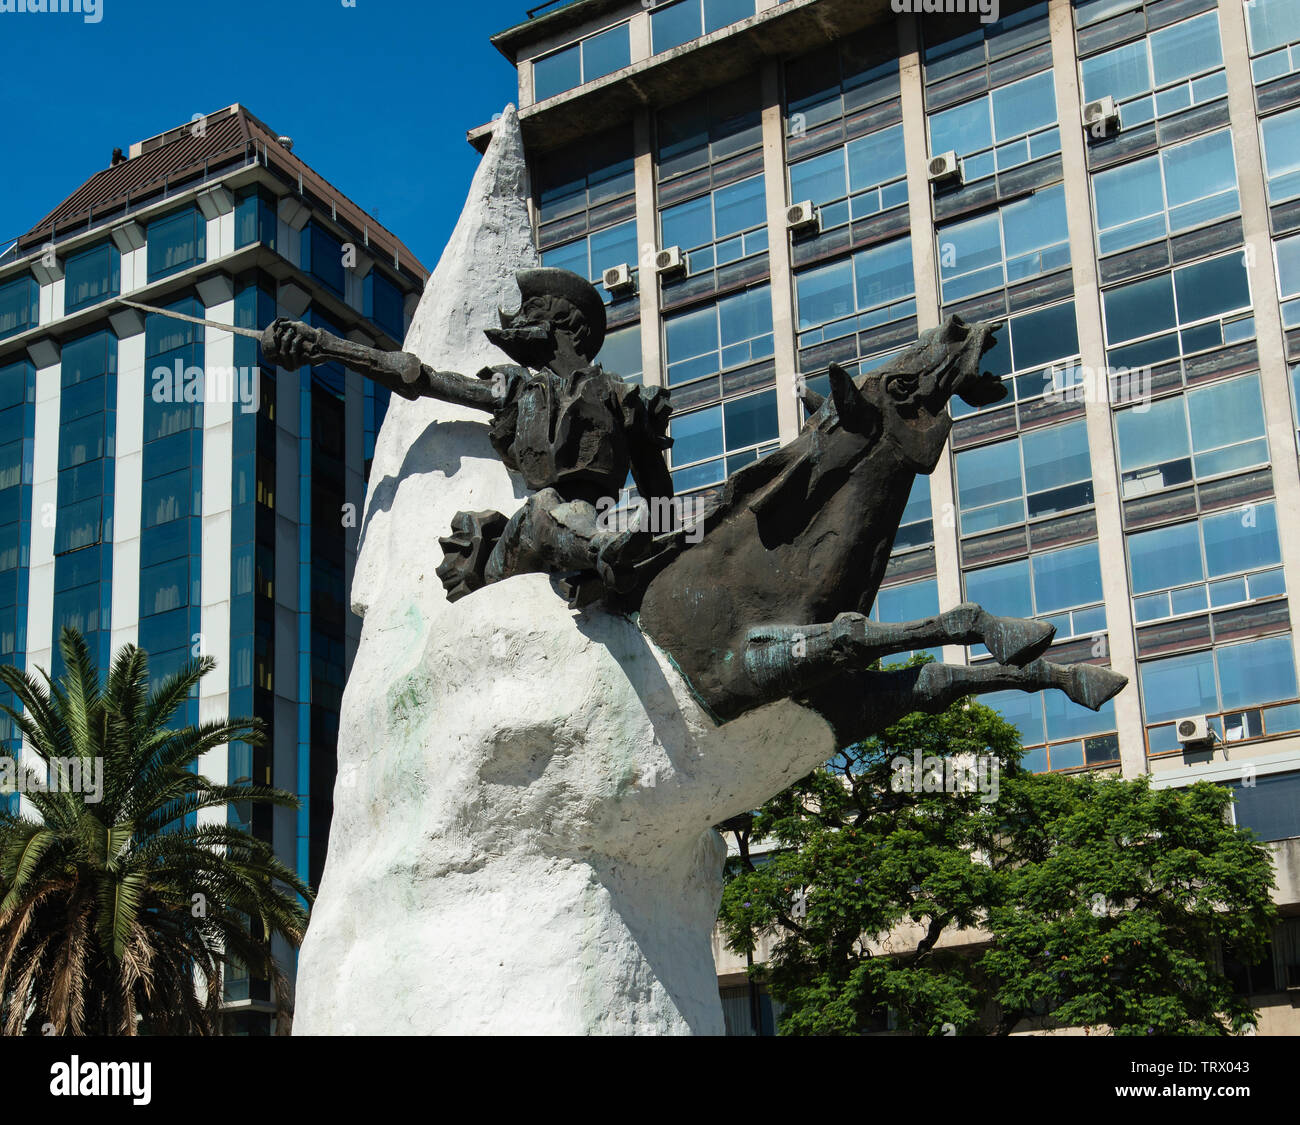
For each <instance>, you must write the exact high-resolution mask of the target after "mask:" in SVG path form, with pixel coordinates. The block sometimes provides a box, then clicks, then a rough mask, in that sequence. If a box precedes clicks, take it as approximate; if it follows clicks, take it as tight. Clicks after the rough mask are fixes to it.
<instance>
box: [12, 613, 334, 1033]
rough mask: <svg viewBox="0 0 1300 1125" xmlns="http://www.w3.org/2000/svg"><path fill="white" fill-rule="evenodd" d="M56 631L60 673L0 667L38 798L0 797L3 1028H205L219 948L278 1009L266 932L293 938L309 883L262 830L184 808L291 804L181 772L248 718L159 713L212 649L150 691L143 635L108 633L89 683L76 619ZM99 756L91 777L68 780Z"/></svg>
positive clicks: (186, 688)
mask: <svg viewBox="0 0 1300 1125" xmlns="http://www.w3.org/2000/svg"><path fill="white" fill-rule="evenodd" d="M59 647H60V651H61V652H62V654H63V660H64V664H65V666H66V669H67V671H66V674H65V675H63V676H62V677H61V678H60V680H59V682H57V683H56V682H54V681H53V680H52V679H51V678H50V677H49V675H48V674H46V673H44V672H42V673H41V677H42V679H43V680H44V683H41V682H40V681H39V680H38V679H37V678H36V677H34V676H29V675H26V674H24V673H23V672H21V671H19V670H18V669H17V668H13V667H0V681H3V683H4V685H5V686H6V687H8V688H9V689H10V690H11V691H12V692H13V693H14V695H15V697H16V698H17V700H18V701H19V703H21V710H19V709H16V708H10V707H8V706H3V705H0V707H3V710H4V712H5V713H6V714H7V715H8V716H9V717H10V718H11V719H12V720H13V721H14V723H15V724H16V725H17V727H18V728H19V730H21V732H22V734H23V737H24V745H25V751H24V756H23V759H22V761H21V762H19V763H17V764H16V768H19V769H22V770H24V771H25V778H26V780H25V783H24V784H22V785H21V788H23V789H24V790H25V791H26V793H27V797H28V800H29V801H30V802H31V805H32V806H33V807H34V808H35V810H36V812H37V813H38V814H39V819H34V818H31V817H29V816H26V815H14V814H13V813H8V812H7V813H3V814H0V1027H2V1029H3V1031H4V1033H5V1034H9V1035H18V1034H23V1033H27V1034H40V1033H41V1032H42V1031H45V1032H46V1033H54V1034H72V1035H134V1034H137V1032H138V1031H139V1032H144V1033H150V1034H214V1033H217V1032H219V1030H220V1008H219V1005H220V1002H221V979H222V976H221V974H222V971H223V969H227V968H229V967H230V966H234V965H237V966H241V967H246V968H248V969H249V970H250V971H251V972H253V973H255V974H257V975H259V976H263V977H267V978H269V979H270V980H271V981H272V983H273V985H274V988H275V994H276V997H277V1001H278V1002H279V1003H280V1004H281V1005H282V1006H283V1007H285V1008H287V986H286V982H285V980H284V977H283V974H282V973H281V971H280V970H279V968H278V967H277V966H276V964H275V962H274V960H273V958H272V957H271V954H270V937H271V936H272V935H275V934H280V935H282V936H283V937H284V938H286V939H287V940H288V941H289V942H290V943H292V944H294V945H297V944H298V943H299V942H300V941H301V939H302V936H303V933H304V931H305V929H306V922H307V911H306V908H305V907H304V906H303V905H302V903H303V902H310V899H311V892H310V890H309V889H308V888H307V886H306V885H305V884H303V883H302V881H301V880H300V879H299V878H298V877H297V875H295V873H294V872H293V871H292V870H291V869H289V868H288V867H286V866H285V865H284V864H282V863H281V862H280V861H279V860H277V859H276V858H275V855H274V854H273V852H272V850H271V848H270V846H269V845H268V844H267V843H265V842H264V841H262V840H258V839H255V838H254V837H253V836H251V835H249V834H248V833H246V832H242V831H240V830H238V829H237V828H234V827H230V826H228V825H226V824H225V823H221V824H202V825H198V826H192V827H191V826H187V824H186V819H187V818H188V819H189V820H191V821H193V820H194V817H193V816H192V815H191V814H197V813H199V812H200V811H201V810H204V809H224V808H225V807H226V805H227V803H228V802H231V801H248V802H255V803H266V804H273V805H280V806H284V807H290V808H292V807H296V805H297V800H296V798H295V797H294V796H293V795H292V794H289V793H286V792H283V791H282V790H278V789H270V788H266V787H262V786H256V785H251V784H239V785H214V784H212V783H211V782H209V781H208V780H207V779H205V778H204V777H202V776H200V775H199V774H197V773H196V772H193V770H194V764H195V763H196V762H197V761H198V759H199V757H200V756H201V755H202V754H204V753H206V752H208V751H210V750H213V749H216V748H218V747H221V746H225V745H227V744H229V743H231V742H235V741H242V742H245V743H249V744H251V745H259V744H261V743H262V742H263V741H264V736H263V734H262V731H261V728H260V725H259V724H258V722H257V721H256V720H250V719H227V720H223V721H219V722H209V723H203V724H201V725H199V726H182V727H176V728H170V727H169V726H168V723H169V722H170V721H171V720H172V718H173V716H174V715H175V713H176V711H177V709H178V707H180V705H181V704H182V703H183V702H184V701H185V700H186V698H187V697H189V696H190V695H191V693H192V691H193V690H194V689H195V688H196V685H197V684H198V682H199V680H200V679H201V678H202V677H203V676H204V675H206V674H207V673H208V672H210V671H211V670H212V669H213V667H214V666H215V661H213V660H212V659H211V657H203V658H202V659H200V660H197V661H194V662H192V663H190V664H189V665H187V666H186V667H185V668H183V669H181V670H180V671H179V672H177V673H175V674H174V675H171V676H169V677H167V678H166V679H164V680H163V681H162V682H161V683H160V684H159V685H158V686H157V688H156V690H154V691H153V692H152V693H151V692H150V691H149V683H150V679H149V668H148V656H147V654H146V653H144V652H143V651H141V650H140V649H138V648H135V647H134V646H132V645H127V646H125V647H124V648H122V649H121V650H119V652H118V653H117V656H116V657H115V659H114V660H113V664H112V668H111V670H110V671H109V673H108V676H107V679H106V681H105V682H104V683H103V684H102V685H101V683H100V675H99V670H98V669H97V668H96V667H95V665H94V663H93V661H92V659H91V657H90V654H89V652H88V651H87V648H86V644H85V641H84V640H83V639H82V637H81V636H80V634H78V633H76V632H75V631H73V630H69V629H65V630H64V631H63V633H62V635H61V637H60V639H59ZM33 758H34V759H35V760H36V761H35V762H33V761H32V760H31V759H33ZM97 763H102V767H101V766H99V765H97ZM0 764H4V765H6V766H7V767H8V769H9V770H10V771H11V772H12V771H13V770H14V769H15V763H14V761H13V759H8V760H7V761H3V762H2V763H0ZM100 768H102V774H101V775H100V776H102V793H96V792H94V791H93V786H92V785H91V784H89V783H88V782H86V781H85V780H83V783H82V784H80V785H79V786H77V785H74V784H70V782H75V779H76V778H77V776H78V775H79V776H80V777H81V778H82V779H88V778H90V777H93V776H94V775H95V771H96V770H97V769H100ZM74 789H78V790H79V791H73V790H74ZM97 798H98V799H97ZM223 819H224V818H223ZM137 1017H139V1018H137Z"/></svg>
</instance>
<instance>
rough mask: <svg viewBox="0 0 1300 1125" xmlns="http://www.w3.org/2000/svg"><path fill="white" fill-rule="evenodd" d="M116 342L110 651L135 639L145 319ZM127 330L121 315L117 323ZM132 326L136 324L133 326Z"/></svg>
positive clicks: (137, 628) (145, 381) (138, 575)
mask: <svg viewBox="0 0 1300 1125" xmlns="http://www.w3.org/2000/svg"><path fill="white" fill-rule="evenodd" d="M136 319H137V321H138V328H137V330H136V331H134V332H132V333H131V334H130V335H122V336H119V338H118V341H117V446H116V449H117V458H116V461H115V463H114V466H113V481H114V488H113V618H112V622H111V625H112V632H111V634H110V636H111V638H112V650H113V652H116V651H117V650H118V649H119V648H121V647H122V646H123V645H126V644H135V643H136V642H137V641H138V640H139V636H140V633H139V627H140V503H141V500H140V497H141V489H142V487H143V485H142V479H143V474H144V453H143V450H144V396H145V387H146V386H150V387H152V385H153V384H152V382H151V381H149V380H148V376H147V373H146V372H145V355H144V342H145V336H144V318H143V317H142V316H139V315H138V314H137V318H136ZM119 324H120V325H121V326H122V328H127V327H128V324H127V321H126V319H125V318H119V320H118V322H117V323H116V324H115V325H114V327H115V328H117V327H118V325H119ZM132 327H134V326H132Z"/></svg>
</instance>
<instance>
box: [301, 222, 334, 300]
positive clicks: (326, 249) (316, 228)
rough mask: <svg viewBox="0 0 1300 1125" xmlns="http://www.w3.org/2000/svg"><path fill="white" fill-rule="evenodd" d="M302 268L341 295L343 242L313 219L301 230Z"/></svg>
mask: <svg viewBox="0 0 1300 1125" xmlns="http://www.w3.org/2000/svg"><path fill="white" fill-rule="evenodd" d="M302 268H303V269H304V270H306V271H307V272H308V273H309V274H311V275H312V277H314V278H316V279H317V280H318V281H322V282H324V283H325V286H326V288H327V289H331V290H333V291H334V293H336V294H337V295H338V296H340V297H342V296H343V286H344V273H343V243H342V242H340V241H339V240H338V239H337V238H335V237H334V236H333V235H332V234H330V233H329V231H327V230H325V229H324V228H323V227H322V226H321V225H320V224H319V223H317V222H316V221H315V220H314V219H313V220H312V221H311V222H309V223H308V224H307V226H306V227H304V228H303V232H302Z"/></svg>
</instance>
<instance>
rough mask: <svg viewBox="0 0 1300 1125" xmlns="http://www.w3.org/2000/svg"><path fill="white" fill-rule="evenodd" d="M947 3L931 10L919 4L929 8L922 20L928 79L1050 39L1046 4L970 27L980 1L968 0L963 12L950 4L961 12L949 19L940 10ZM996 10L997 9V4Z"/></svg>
mask: <svg viewBox="0 0 1300 1125" xmlns="http://www.w3.org/2000/svg"><path fill="white" fill-rule="evenodd" d="M944 7H945V5H941V4H934V3H933V2H932V3H931V4H930V5H929V10H927V9H924V8H922V7H921V6H920V5H917V6H916V10H918V11H925V13H926V16H927V18H926V19H925V20H923V21H922V23H923V24H925V25H926V28H925V31H926V48H925V78H926V81H927V82H932V81H936V80H938V79H940V78H946V77H947V76H949V75H952V74H960V73H961V72H962V71H964V70H969V69H970V68H971V67H976V66H983V65H985V64H987V63H992V62H995V61H998V60H1001V59H1006V58H1008V57H1010V56H1011V55H1013V54H1016V53H1017V52H1019V51H1023V50H1024V49H1025V48H1027V47H1030V46H1033V45H1034V44H1036V43H1045V42H1047V40H1048V36H1049V32H1048V26H1047V5H1046V4H1035V5H1033V6H1032V7H1029V8H1025V9H1023V10H1021V11H1019V12H1016V13H1014V14H1013V15H1009V16H1006V17H1004V18H1003V19H1000V20H998V21H996V22H995V23H980V24H978V25H976V27H975V30H974V31H967V30H966V29H967V28H968V27H970V25H971V23H972V20H971V18H970V17H971V15H972V14H973V13H974V10H975V7H976V5H974V4H967V5H966V10H965V13H962V10H961V8H960V6H959V5H956V4H950V5H946V7H947V9H948V10H949V11H952V12H955V13H957V14H956V15H955V16H953V17H950V18H948V19H946V20H945V19H944V18H943V17H942V16H940V14H939V9H941V8H944ZM994 11H995V12H996V7H994ZM954 33H955V34H954Z"/></svg>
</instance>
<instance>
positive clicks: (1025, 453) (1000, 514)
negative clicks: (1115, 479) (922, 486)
mask: <svg viewBox="0 0 1300 1125" xmlns="http://www.w3.org/2000/svg"><path fill="white" fill-rule="evenodd" d="M956 460H957V502H958V507H959V509H960V512H961V529H962V534H963V535H973V534H977V533H980V532H985V531H992V530H993V529H994V528H998V527H1006V526H1008V525H1010V524H1016V523H1022V522H1024V520H1025V519H1026V516H1027V517H1028V518H1029V519H1035V518H1037V517H1039V516H1046V515H1051V514H1053V513H1055V512H1061V511H1067V510H1069V509H1072V508H1078V507H1083V506H1085V505H1087V504H1091V503H1092V497H1093V493H1092V463H1091V460H1090V458H1089V456H1088V433H1087V428H1086V426H1085V423H1084V422H1083V421H1082V420H1080V421H1077V422H1067V423H1066V424H1065V425H1061V426H1048V427H1045V428H1044V429H1041V430H1031V431H1029V432H1028V433H1025V434H1022V435H1021V436H1020V437H1018V438H1012V439H1011V440H1009V441H1001V442H997V443H995V444H993V445H986V446H981V447H980V448H978V449H970V450H966V451H964V452H962V453H958V454H957V458H956Z"/></svg>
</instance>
